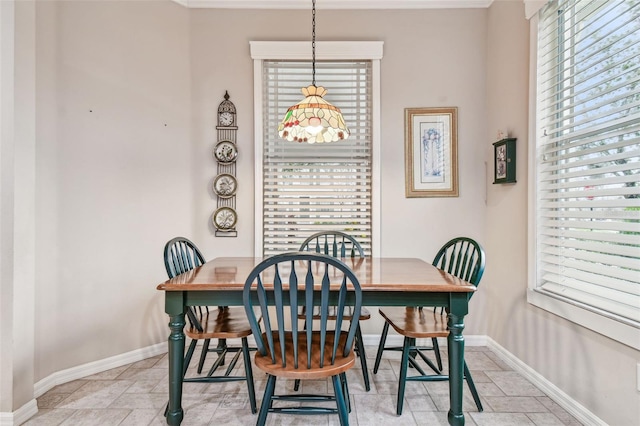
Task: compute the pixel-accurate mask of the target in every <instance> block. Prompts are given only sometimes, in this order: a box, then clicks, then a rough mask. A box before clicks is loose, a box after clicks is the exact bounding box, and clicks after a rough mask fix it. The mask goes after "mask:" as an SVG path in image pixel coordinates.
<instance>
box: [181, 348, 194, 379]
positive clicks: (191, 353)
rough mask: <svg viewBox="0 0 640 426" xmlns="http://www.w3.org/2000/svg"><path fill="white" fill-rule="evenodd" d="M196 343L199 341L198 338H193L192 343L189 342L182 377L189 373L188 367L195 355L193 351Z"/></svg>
mask: <svg viewBox="0 0 640 426" xmlns="http://www.w3.org/2000/svg"><path fill="white" fill-rule="evenodd" d="M196 343H198V341H197V340H196V339H191V343H190V344H189V349H187V354H186V355H185V357H184V366H183V367H182V377H184V376H186V375H187V368H189V363H190V362H191V357H193V351H194V350H195V349H196Z"/></svg>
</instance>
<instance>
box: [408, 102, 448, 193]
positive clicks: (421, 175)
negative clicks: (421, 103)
mask: <svg viewBox="0 0 640 426" xmlns="http://www.w3.org/2000/svg"><path fill="white" fill-rule="evenodd" d="M404 116H405V191H406V197H407V198H416V197H457V196H458V108H457V107H437V108H405V110H404Z"/></svg>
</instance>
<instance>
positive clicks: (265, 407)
mask: <svg viewBox="0 0 640 426" xmlns="http://www.w3.org/2000/svg"><path fill="white" fill-rule="evenodd" d="M275 389H276V376H271V375H270V376H269V378H268V379H267V384H266V386H265V388H264V396H263V397H262V404H261V405H260V413H258V421H257V422H256V426H264V424H265V423H266V421H267V414H268V413H269V408H270V407H271V400H272V398H273V392H274V391H275Z"/></svg>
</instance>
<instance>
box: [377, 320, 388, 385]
mask: <svg viewBox="0 0 640 426" xmlns="http://www.w3.org/2000/svg"><path fill="white" fill-rule="evenodd" d="M388 332H389V323H388V322H386V321H385V322H384V327H383V328H382V335H381V336H380V343H379V344H378V353H377V354H376V363H375V364H374V365H373V374H377V373H378V367H380V360H382V352H383V351H384V344H385V342H386V341H387V333H388Z"/></svg>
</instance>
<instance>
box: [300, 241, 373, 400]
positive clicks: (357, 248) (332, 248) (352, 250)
mask: <svg viewBox="0 0 640 426" xmlns="http://www.w3.org/2000/svg"><path fill="white" fill-rule="evenodd" d="M300 251H309V252H315V253H324V254H328V255H330V256H333V257H338V258H346V257H364V250H363V249H362V246H361V245H360V243H358V241H356V239H355V238H354V237H352V236H351V235H349V234H346V233H344V232H340V231H321V232H317V233H315V234H313V235H311V236H310V237H309V238H307V239H306V240H304V241H303V242H302V244H301V245H300ZM334 310H335V307H331V308H330V312H333V311H334ZM344 315H345V318H347V319H349V320H350V319H351V313H350V312H345V313H344ZM299 318H300V319H304V318H305V314H304V312H301V313H300V317H299ZM370 318H371V312H369V310H368V309H367V308H365V307H363V308H362V309H361V311H360V321H366V320H368V319H370ZM313 319H314V320H317V319H318V314H317V313H314V315H313ZM355 350H356V355H358V357H359V358H360V366H361V367H362V379H363V381H364V388H365V390H366V391H367V392H369V391H370V390H371V384H370V382H369V369H368V367H367V354H366V352H365V350H364V342H363V340H362V331H361V329H360V322H358V327H357V329H356V349H355ZM298 385H299V383H296V384H295V389H296V390H297V389H298Z"/></svg>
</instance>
